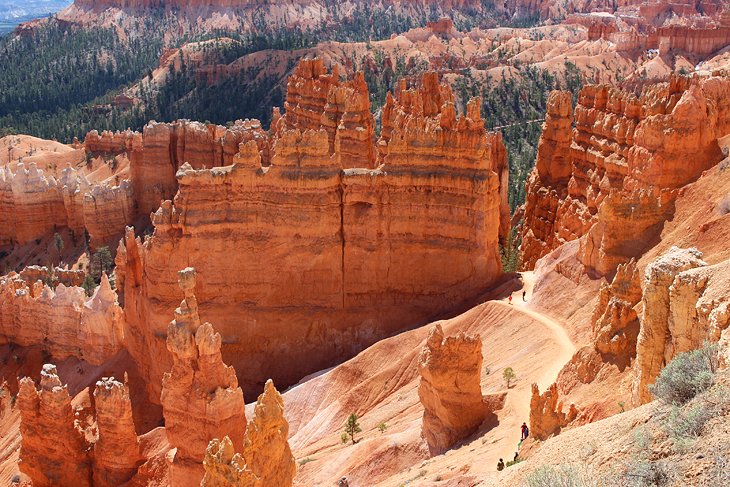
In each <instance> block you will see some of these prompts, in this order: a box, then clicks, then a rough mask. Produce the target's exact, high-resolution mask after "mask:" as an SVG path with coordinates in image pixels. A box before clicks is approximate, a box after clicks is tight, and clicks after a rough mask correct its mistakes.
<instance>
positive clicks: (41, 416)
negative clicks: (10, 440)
mask: <svg viewBox="0 0 730 487" xmlns="http://www.w3.org/2000/svg"><path fill="white" fill-rule="evenodd" d="M17 407H18V409H19V410H20V416H21V422H20V434H21V435H22V437H23V442H22V446H21V449H20V471H21V472H23V473H24V474H25V475H27V476H28V477H30V478H31V480H32V481H33V485H34V486H38V487H53V486H58V485H78V486H81V487H83V486H91V485H93V483H92V470H91V461H90V458H89V455H88V449H89V444H88V443H87V441H86V439H85V438H84V436H83V433H82V432H81V431H80V429H79V428H78V427H77V425H76V424H75V418H74V411H73V408H72V406H71V396H69V393H68V388H67V387H66V386H65V385H62V384H61V380H60V379H59V378H58V374H57V372H56V367H55V366H53V365H50V364H47V365H44V366H43V371H42V372H41V383H40V390H36V386H35V383H34V382H33V380H32V379H30V378H28V377H25V378H23V379H21V380H20V390H19V392H18V399H17Z"/></svg>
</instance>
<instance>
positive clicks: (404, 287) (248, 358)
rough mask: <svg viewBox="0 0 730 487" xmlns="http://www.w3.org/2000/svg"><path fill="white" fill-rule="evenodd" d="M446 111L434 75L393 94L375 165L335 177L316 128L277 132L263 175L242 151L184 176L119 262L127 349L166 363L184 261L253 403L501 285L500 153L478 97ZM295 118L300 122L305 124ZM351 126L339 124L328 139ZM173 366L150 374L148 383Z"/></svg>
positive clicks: (252, 151)
mask: <svg viewBox="0 0 730 487" xmlns="http://www.w3.org/2000/svg"><path fill="white" fill-rule="evenodd" d="M312 69H314V68H312ZM322 76H325V75H324V74H320V75H319V77H320V78H321V77H322ZM305 79H306V80H309V81H306V83H309V82H310V81H311V80H310V79H309V78H305ZM355 84H356V83H355ZM302 91H303V89H302ZM442 93H443V95H442ZM297 96H298V97H299V98H298V99H300V100H301V99H302V97H303V96H304V95H297ZM323 96H324V95H323ZM290 99H293V97H290ZM450 100H451V95H450V92H449V91H448V89H447V88H446V87H445V86H441V85H439V84H438V79H437V78H435V77H433V76H429V77H426V78H424V80H423V86H422V87H421V88H419V89H412V90H403V91H402V92H401V96H400V97H399V99H398V100H396V99H395V98H393V97H391V101H390V107H389V110H390V115H389V117H391V118H390V120H391V121H392V122H389V123H390V124H391V125H390V127H389V129H388V136H387V137H386V138H384V139H382V140H381V141H380V142H379V147H380V148H381V151H380V155H381V157H382V159H381V160H382V166H381V167H380V168H378V169H368V168H356V169H353V168H350V169H346V168H343V167H342V166H341V165H340V162H338V161H341V158H338V154H337V153H335V154H330V140H329V133H328V131H327V127H326V126H325V125H324V124H321V125H319V126H318V127H319V128H318V130H305V131H301V130H299V129H288V128H286V126H280V127H279V128H278V129H277V132H275V133H274V134H273V135H272V137H273V139H272V141H271V159H270V162H271V163H270V165H265V164H264V157H263V150H262V149H261V146H259V145H258V144H256V143H254V142H255V141H249V142H246V143H243V144H241V145H240V147H239V153H238V154H237V155H236V156H235V158H234V159H235V161H236V164H234V165H232V166H224V167H221V168H213V169H195V168H193V167H192V166H191V165H183V166H181V167H180V169H179V171H178V172H177V184H178V185H179V192H178V194H177V195H176V196H175V199H174V201H167V202H164V203H163V204H162V206H161V207H160V208H159V210H158V211H156V212H155V214H154V215H153V222H154V225H155V233H154V235H153V236H152V237H151V238H149V239H146V241H145V242H142V241H141V240H137V239H134V237H133V235H129V234H128V236H127V238H126V240H125V245H126V246H125V247H124V248H122V249H120V252H119V254H118V260H117V263H118V265H119V267H118V272H117V274H118V276H121V282H123V284H120V287H123V288H124V293H123V294H124V302H125V316H126V317H127V323H128V328H129V329H130V332H129V334H128V335H129V336H130V337H131V340H133V341H134V343H135V344H134V346H130V351H131V353H133V354H139V359H140V360H142V358H143V357H149V356H154V357H162V356H164V354H161V353H160V351H162V350H164V344H163V342H162V340H161V338H160V337H161V336H163V334H164V330H165V325H164V323H165V321H163V320H164V316H165V315H166V314H167V313H169V309H171V308H172V307H173V304H172V303H174V302H175V299H176V294H177V291H176V287H177V286H176V276H175V274H174V273H173V272H172V271H171V269H174V268H182V267H185V266H187V265H194V266H195V267H196V269H197V270H198V283H199V284H198V289H197V296H198V299H199V302H200V303H201V315H202V316H203V317H204V319H205V320H210V321H211V322H214V323H216V328H217V329H218V330H219V332H220V333H221V335H222V337H223V347H222V350H223V356H224V358H225V360H226V362H228V363H231V364H232V365H234V366H235V368H236V370H237V371H238V372H239V379H240V380H241V383H242V384H243V385H244V386H245V387H244V390H247V391H248V390H251V391H252V392H253V391H256V390H257V389H258V390H260V388H261V383H262V382H263V381H264V380H265V379H266V378H269V377H271V378H273V379H274V380H275V381H276V382H277V383H281V384H285V385H286V384H292V383H294V382H296V381H297V380H298V379H300V378H301V377H302V376H303V375H306V374H307V373H311V372H314V371H317V370H320V369H322V368H325V367H328V366H330V365H331V364H332V363H335V362H336V361H340V360H343V359H345V358H347V357H350V356H352V355H354V354H356V353H357V352H358V351H359V350H361V349H362V348H363V347H365V346H367V345H369V344H372V343H374V342H375V341H377V340H378V339H380V338H382V337H385V336H388V335H391V334H393V333H395V332H397V331H399V330H402V329H404V328H406V327H408V326H413V325H415V324H418V323H424V322H427V321H429V320H431V319H432V318H434V316H435V315H436V314H441V313H444V312H448V310H455V309H456V308H458V306H460V303H464V302H465V301H467V300H469V299H470V298H473V297H475V296H476V295H477V294H479V293H480V292H482V291H483V290H485V289H487V288H488V287H489V286H490V285H491V284H492V283H494V282H495V280H496V279H497V278H498V277H499V275H500V273H501V262H500V258H499V253H498V245H497V242H498V236H499V229H500V226H501V225H502V223H501V217H500V212H501V211H502V201H503V200H504V201H506V199H505V198H503V197H502V190H504V191H505V192H506V184H504V185H502V184H501V181H500V176H499V175H498V174H497V172H496V171H497V170H499V171H500V173H502V174H505V173H504V171H506V164H505V163H504V147H503V144H502V141H501V139H500V138H499V137H497V136H492V135H488V134H487V132H486V130H485V129H484V124H483V121H482V120H481V117H480V115H479V104H478V101H473V102H472V103H470V104H469V108H468V111H467V113H466V114H465V115H462V116H457V115H456V113H455V110H454V106H453V103H451V101H450ZM313 103H314V102H311V103H309V102H308V103H304V102H302V101H300V102H299V104H300V105H301V104H304V105H306V106H310V105H312V104H313ZM439 103H441V104H440V105H439ZM423 106H425V107H427V109H426V110H425V111H424V110H423V109H421V108H419V107H423ZM297 110H298V109H294V110H292V112H294V113H298V112H297ZM310 111H311V110H310ZM292 112H289V113H292ZM300 112H301V113H299V114H298V115H297V117H298V118H297V120H299V122H297V123H300V124H304V123H305V121H306V123H311V124H313V123H314V122H313V121H312V116H311V114H309V112H305V111H301V110H300ZM289 113H288V114H287V115H286V116H287V117H288V116H289ZM320 115H321V114H320ZM282 120H283V119H282ZM320 120H321V117H320ZM279 125H283V123H280V124H279ZM351 129H352V127H351V126H349V125H348V124H347V123H345V122H343V121H341V122H340V124H339V126H338V132H336V134H335V135H336V137H335V139H336V140H339V139H337V134H341V132H342V131H343V130H346V131H349V130H351ZM363 143H364V141H363ZM495 158H496V159H498V160H497V161H495V160H494V159H495ZM503 178H504V179H506V177H504V176H503ZM132 330H141V331H132ZM281 337H286V339H285V340H283V339H282V338H281ZM280 356H287V357H288V360H287V361H281V360H276V359H274V357H280ZM168 367H169V363H165V360H164V359H163V358H160V360H159V363H153V364H149V367H148V370H149V373H150V383H151V384H154V383H155V382H157V381H158V380H156V379H155V378H156V377H160V376H161V374H162V372H163V371H164V370H166V369H167V368H168ZM153 387H154V386H153ZM154 396H155V391H152V393H151V397H154Z"/></svg>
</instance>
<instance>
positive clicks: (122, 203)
mask: <svg viewBox="0 0 730 487" xmlns="http://www.w3.org/2000/svg"><path fill="white" fill-rule="evenodd" d="M83 202H84V203H83V209H84V213H83V222H84V225H85V227H86V231H87V232H88V233H89V246H90V247H91V249H92V250H93V249H98V248H100V247H109V248H112V249H113V248H115V247H116V246H117V245H118V244H119V238H120V237H121V236H122V234H123V229H124V228H125V227H126V226H127V225H130V224H131V223H133V222H134V220H135V216H136V211H135V208H134V206H135V202H134V195H133V193H132V186H131V184H130V183H129V181H127V180H123V181H122V182H121V183H120V184H119V185H118V186H113V187H109V186H93V187H92V188H91V189H90V190H89V191H88V192H86V193H85V194H84V200H83Z"/></svg>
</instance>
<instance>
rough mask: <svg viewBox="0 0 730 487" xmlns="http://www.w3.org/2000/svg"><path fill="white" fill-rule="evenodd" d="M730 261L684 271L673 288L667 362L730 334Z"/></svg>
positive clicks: (666, 351) (670, 300)
mask: <svg viewBox="0 0 730 487" xmlns="http://www.w3.org/2000/svg"><path fill="white" fill-rule="evenodd" d="M729 268H730V261H727V260H726V261H724V262H721V263H719V264H716V265H713V266H703V267H698V268H696V269H690V270H687V271H684V272H680V273H679V274H678V275H677V277H675V278H674V282H673V283H672V285H671V286H670V288H669V303H670V305H669V307H670V312H671V315H670V317H669V337H670V341H669V342H668V343H667V344H666V348H665V351H664V360H665V362H669V361H670V360H672V358H674V357H675V356H676V355H677V354H678V353H682V352H687V351H690V350H696V349H698V348H701V347H702V346H703V344H704V342H705V341H709V342H716V341H718V340H720V339H721V337H722V335H727V334H728V331H727V330H728V326H729V325H730V308H729V307H728V306H729V305H730V300H729V299H728V298H729V297H730V296H729V295H728V293H729V291H728V290H729V289H730V286H728V280H729V279H730V272H728V270H729Z"/></svg>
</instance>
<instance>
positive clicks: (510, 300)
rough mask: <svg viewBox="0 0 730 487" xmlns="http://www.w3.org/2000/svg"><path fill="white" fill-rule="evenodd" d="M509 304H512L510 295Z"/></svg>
mask: <svg viewBox="0 0 730 487" xmlns="http://www.w3.org/2000/svg"><path fill="white" fill-rule="evenodd" d="M509 304H512V295H511V294H510V295H509Z"/></svg>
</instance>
